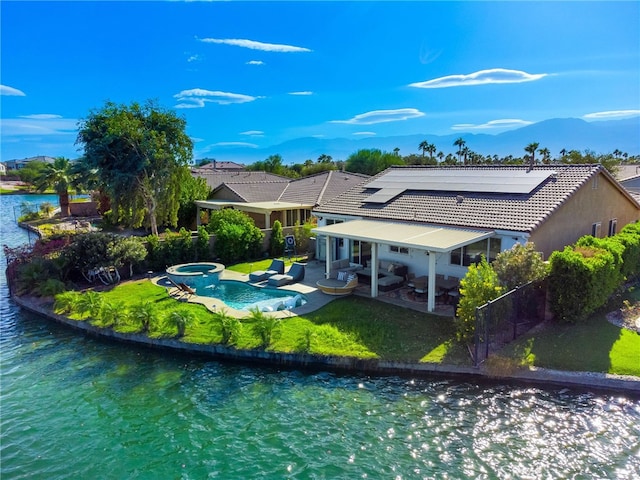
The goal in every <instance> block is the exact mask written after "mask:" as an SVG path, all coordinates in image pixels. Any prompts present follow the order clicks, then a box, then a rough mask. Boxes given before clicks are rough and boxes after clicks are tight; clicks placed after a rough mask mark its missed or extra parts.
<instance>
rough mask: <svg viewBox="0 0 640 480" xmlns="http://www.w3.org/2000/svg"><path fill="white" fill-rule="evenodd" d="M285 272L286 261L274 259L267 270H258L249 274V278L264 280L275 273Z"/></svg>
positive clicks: (255, 280) (257, 280)
mask: <svg viewBox="0 0 640 480" xmlns="http://www.w3.org/2000/svg"><path fill="white" fill-rule="evenodd" d="M283 273H284V261H282V260H277V259H274V260H272V261H271V265H269V268H268V269H267V270H256V271H255V272H252V273H250V274H249V280H251V281H252V282H254V283H255V282H264V281H265V280H267V279H268V278H269V277H272V276H273V275H278V274H280V275H282V274H283Z"/></svg>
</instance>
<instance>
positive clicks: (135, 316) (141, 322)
mask: <svg viewBox="0 0 640 480" xmlns="http://www.w3.org/2000/svg"><path fill="white" fill-rule="evenodd" d="M131 319H132V320H134V321H135V322H137V324H138V327H139V328H140V331H142V332H143V333H144V332H148V331H149V330H150V328H151V324H152V323H153V321H154V320H155V312H154V309H153V305H152V304H151V303H150V302H148V301H145V302H140V303H138V304H136V305H134V306H133V307H132V308H131Z"/></svg>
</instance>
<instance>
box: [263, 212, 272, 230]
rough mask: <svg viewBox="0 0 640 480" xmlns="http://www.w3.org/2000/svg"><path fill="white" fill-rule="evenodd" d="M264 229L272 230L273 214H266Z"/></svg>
mask: <svg viewBox="0 0 640 480" xmlns="http://www.w3.org/2000/svg"><path fill="white" fill-rule="evenodd" d="M264 228H271V212H267V213H265V214H264Z"/></svg>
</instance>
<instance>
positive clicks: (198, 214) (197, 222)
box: [196, 205, 201, 227]
mask: <svg viewBox="0 0 640 480" xmlns="http://www.w3.org/2000/svg"><path fill="white" fill-rule="evenodd" d="M196 207H197V208H196V227H199V226H200V225H201V222H200V205H196Z"/></svg>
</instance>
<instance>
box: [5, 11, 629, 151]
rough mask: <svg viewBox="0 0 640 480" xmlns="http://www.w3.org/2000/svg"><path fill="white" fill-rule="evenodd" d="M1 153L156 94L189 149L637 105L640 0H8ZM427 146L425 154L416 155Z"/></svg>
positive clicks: (464, 126)
mask: <svg viewBox="0 0 640 480" xmlns="http://www.w3.org/2000/svg"><path fill="white" fill-rule="evenodd" d="M0 14H1V42H2V43H1V49H2V50H1V54H2V55H1V70H0V75H1V76H0V84H1V85H2V86H1V87H0V102H1V105H0V107H1V122H2V124H1V127H2V129H1V152H0V154H1V158H2V160H10V159H13V158H25V157H30V156H35V155H50V156H66V157H68V158H77V157H78V156H80V155H81V151H79V150H78V148H79V147H78V146H77V145H75V138H76V134H77V130H76V125H77V122H78V121H79V120H80V119H82V118H84V117H86V116H87V115H88V114H89V112H90V111H91V110H92V109H96V108H100V107H101V106H103V105H104V102H105V101H107V100H110V101H114V102H117V103H126V104H129V103H131V102H133V101H137V102H144V101H145V100H147V99H155V100H157V101H158V102H159V104H160V105H162V106H163V107H166V108H170V109H174V110H175V111H176V112H177V113H178V114H179V115H181V116H184V118H185V119H186V121H187V133H188V134H189V135H190V136H191V137H192V139H193V140H194V157H195V158H203V157H207V156H209V157H212V156H215V157H216V158H218V159H219V160H224V153H223V152H224V148H225V146H229V145H237V144H247V145H250V146H255V148H262V147H267V146H271V145H275V144H278V143H281V142H283V141H286V140H291V139H295V138H299V137H312V136H315V137H324V138H340V137H342V138H362V137H365V136H369V137H376V136H377V137H386V136H392V135H408V134H424V135H425V139H428V135H429V134H432V135H446V134H451V133H456V132H461V133H463V132H475V133H478V132H483V133H500V132H503V131H505V130H508V129H513V128H518V127H521V126H524V125H527V124H529V123H532V122H539V121H542V120H546V119H549V118H565V117H575V118H583V119H585V120H589V121H596V120H608V119H618V118H628V117H630V116H634V115H640V20H638V19H640V2H637V1H628V2H542V1H538V2H484V1H475V2H267V1H265V2H235V1H228V2H223V1H211V2H206V1H187V2H182V1H167V2H126V1H119V2H88V1H87V2H82V1H74V2H31V1H21V2H13V1H2V2H1V4H0ZM416 153H417V152H416Z"/></svg>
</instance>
